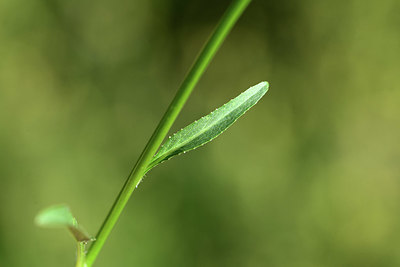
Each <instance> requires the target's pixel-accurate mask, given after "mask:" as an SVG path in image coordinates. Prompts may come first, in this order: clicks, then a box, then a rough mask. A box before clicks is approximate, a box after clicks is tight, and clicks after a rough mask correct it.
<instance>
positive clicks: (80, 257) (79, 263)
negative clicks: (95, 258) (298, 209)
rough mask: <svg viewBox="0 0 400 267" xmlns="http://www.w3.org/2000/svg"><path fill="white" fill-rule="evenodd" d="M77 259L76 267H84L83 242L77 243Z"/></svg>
mask: <svg viewBox="0 0 400 267" xmlns="http://www.w3.org/2000/svg"><path fill="white" fill-rule="evenodd" d="M76 244H77V259H76V267H86V266H87V265H86V255H85V253H86V251H85V246H86V243H85V242H77V243H76Z"/></svg>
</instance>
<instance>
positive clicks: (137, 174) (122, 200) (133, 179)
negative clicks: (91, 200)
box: [86, 0, 251, 266]
mask: <svg viewBox="0 0 400 267" xmlns="http://www.w3.org/2000/svg"><path fill="white" fill-rule="evenodd" d="M250 2H251V0H234V1H233V2H232V4H231V5H230V6H229V7H228V9H227V10H226V12H225V14H224V15H223V17H222V19H221V21H220V22H219V24H218V25H217V27H216V29H215V31H214V33H213V34H212V35H211V37H210V39H209V40H208V42H207V43H206V45H205V46H204V48H203V50H202V51H201V53H200V54H199V56H198V57H197V60H196V61H195V63H194V64H193V66H192V68H191V69H190V71H189V72H188V73H187V75H186V78H185V79H184V81H183V82H182V85H181V87H180V88H179V90H178V92H177V93H176V95H175V97H174V99H173V100H172V102H171V104H170V105H169V107H168V109H167V111H166V112H165V114H164V116H163V117H162V119H161V121H160V123H159V124H158V126H157V128H156V129H155V131H154V133H153V135H152V136H151V138H150V140H149V141H148V143H147V145H146V147H145V148H144V150H143V152H142V154H141V155H140V157H139V159H138V161H137V163H136V165H135V167H134V168H133V170H132V171H131V173H130V175H129V177H128V179H127V180H126V182H125V184H124V186H123V188H122V190H121V191H120V193H119V195H118V197H117V199H116V200H115V202H114V204H113V206H112V208H111V210H110V212H109V213H108V215H107V217H106V219H105V220H104V222H103V225H102V226H101V228H100V230H99V232H98V234H97V236H96V241H95V242H94V243H93V244H92V246H91V247H90V249H89V252H88V254H87V257H86V260H87V261H86V262H87V266H91V265H92V264H93V262H94V261H95V259H96V257H97V255H98V254H99V252H100V250H101V248H102V247H103V245H104V243H105V241H106V239H107V237H108V236H109V234H110V233H111V230H112V229H113V227H114V225H115V224H116V222H117V220H118V218H119V216H120V215H121V212H122V210H123V209H124V207H125V205H126V203H127V202H128V200H129V197H130V196H131V194H132V192H133V191H134V190H135V188H136V187H137V185H138V184H139V183H140V181H141V180H142V177H143V175H144V174H145V172H146V169H147V165H148V164H149V163H150V160H151V158H152V157H153V155H154V154H155V153H156V152H157V149H158V147H159V146H160V145H161V142H162V141H163V140H164V138H165V136H166V135H167V134H168V131H169V130H170V128H171V126H172V124H173V123H174V121H175V119H176V118H177V116H178V114H179V112H180V111H181V110H182V108H183V106H184V104H185V103H186V101H187V100H188V98H189V96H190V94H191V92H192V91H193V88H194V86H195V85H196V84H197V82H198V81H199V79H200V77H201V76H202V74H203V73H204V72H205V70H206V68H207V66H208V65H209V63H210V62H211V60H212V58H213V57H214V55H215V53H216V52H217V50H218V49H219V47H220V46H221V44H222V43H223V41H224V40H225V38H226V36H227V35H228V33H229V32H230V30H231V29H232V27H233V25H234V24H235V23H236V21H237V20H238V19H239V17H240V16H241V14H242V13H243V11H244V10H245V9H246V7H247V5H248V4H249V3H250Z"/></svg>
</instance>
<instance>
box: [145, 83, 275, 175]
mask: <svg viewBox="0 0 400 267" xmlns="http://www.w3.org/2000/svg"><path fill="white" fill-rule="evenodd" d="M268 87H269V85H268V83H267V82H261V83H259V84H257V85H255V86H253V87H250V88H249V89H247V90H246V91H244V92H243V93H242V94H240V95H239V96H237V97H236V98H234V99H232V100H231V101H229V102H228V103H226V104H225V105H223V106H222V107H220V108H218V109H216V110H215V111H213V112H211V113H210V114H209V115H207V116H205V117H202V118H201V119H199V120H198V121H195V122H193V123H192V124H190V125H188V126H186V127H185V128H183V129H182V130H180V131H179V132H177V133H176V134H174V135H173V136H171V137H169V139H168V140H167V141H166V142H165V143H164V144H163V145H162V146H161V148H160V150H159V151H158V152H157V154H156V155H155V156H154V157H153V159H152V161H151V163H150V164H149V167H148V168H147V171H149V170H150V169H152V168H154V167H155V166H156V165H158V164H160V163H161V162H163V161H165V160H168V159H170V158H171V157H173V156H176V155H179V154H181V153H185V152H187V151H189V150H192V149H195V148H197V147H199V146H202V145H204V144H206V143H208V142H210V141H211V140H213V139H214V138H216V137H217V136H218V135H220V134H221V133H223V132H224V131H225V130H226V129H227V128H228V127H229V126H231V125H232V124H233V123H234V122H235V121H236V120H237V119H238V118H239V117H240V116H242V115H243V114H244V113H245V112H246V111H247V110H249V109H250V108H251V107H252V106H254V105H255V104H256V103H257V102H258V100H260V99H261V97H262V96H263V95H264V94H265V93H266V92H267V91H268Z"/></svg>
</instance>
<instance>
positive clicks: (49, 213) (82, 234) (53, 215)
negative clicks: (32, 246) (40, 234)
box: [35, 205, 94, 242]
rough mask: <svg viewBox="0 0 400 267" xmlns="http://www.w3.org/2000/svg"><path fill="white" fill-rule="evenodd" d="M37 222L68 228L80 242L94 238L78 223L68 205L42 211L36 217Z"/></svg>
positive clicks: (50, 226)
mask: <svg viewBox="0 0 400 267" xmlns="http://www.w3.org/2000/svg"><path fill="white" fill-rule="evenodd" d="M35 223H36V225H38V226H40V227H48V228H67V229H68V230H69V231H70V232H71V233H72V235H73V236H74V238H75V239H76V241H78V242H88V241H93V240H94V239H93V237H91V236H90V235H89V234H87V233H86V231H85V230H83V229H82V228H81V227H80V226H79V225H78V222H77V221H76V219H75V217H74V216H73V215H72V213H71V211H70V209H69V208H68V207H67V206H66V205H56V206H52V207H49V208H46V209H44V210H42V211H40V212H39V213H38V214H37V215H36V217H35Z"/></svg>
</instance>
